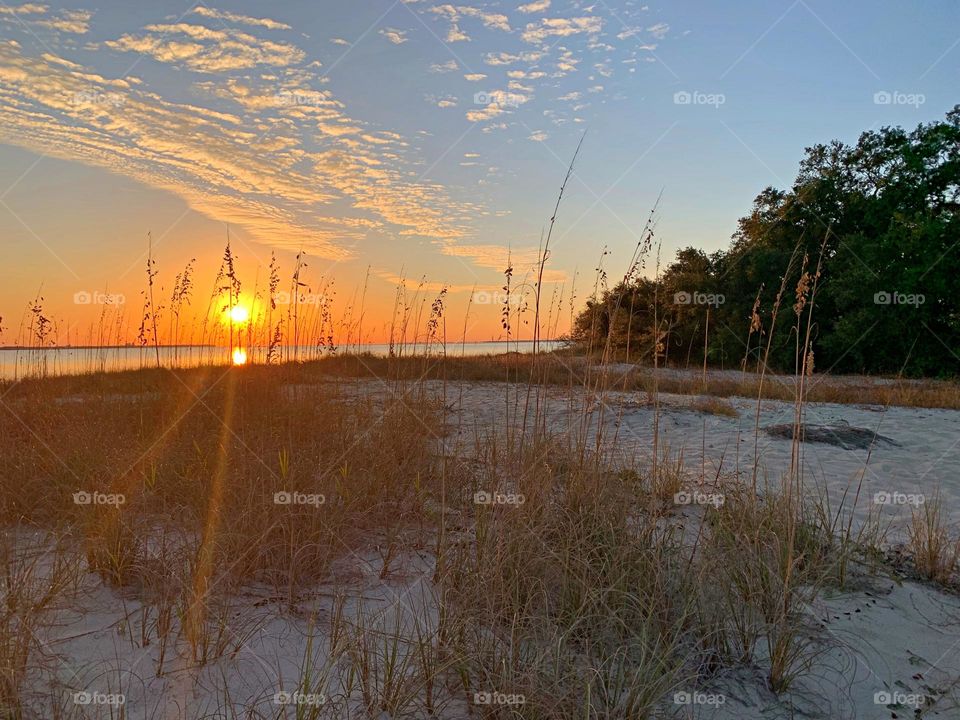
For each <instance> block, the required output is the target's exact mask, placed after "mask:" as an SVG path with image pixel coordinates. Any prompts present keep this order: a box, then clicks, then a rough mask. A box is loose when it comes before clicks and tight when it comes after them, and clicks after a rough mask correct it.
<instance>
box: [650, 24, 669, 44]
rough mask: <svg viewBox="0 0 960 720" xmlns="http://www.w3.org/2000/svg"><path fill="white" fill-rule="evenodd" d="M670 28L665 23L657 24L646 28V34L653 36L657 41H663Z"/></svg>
mask: <svg viewBox="0 0 960 720" xmlns="http://www.w3.org/2000/svg"><path fill="white" fill-rule="evenodd" d="M669 30H670V26H669V25H667V24H666V23H663V22H662V23H657V24H656V25H652V26H650V27H648V28H647V32H648V33H650V34H651V35H653V36H654V37H655V38H656V39H657V40H663V38H665V37H666V36H667V32H669Z"/></svg>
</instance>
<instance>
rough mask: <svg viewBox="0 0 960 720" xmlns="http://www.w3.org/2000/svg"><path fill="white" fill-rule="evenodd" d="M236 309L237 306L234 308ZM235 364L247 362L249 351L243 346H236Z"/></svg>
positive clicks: (234, 353) (234, 352)
mask: <svg viewBox="0 0 960 720" xmlns="http://www.w3.org/2000/svg"><path fill="white" fill-rule="evenodd" d="M234 309H236V308H234ZM233 364H234V365H246V364H247V351H246V350H244V349H243V348H234V351H233Z"/></svg>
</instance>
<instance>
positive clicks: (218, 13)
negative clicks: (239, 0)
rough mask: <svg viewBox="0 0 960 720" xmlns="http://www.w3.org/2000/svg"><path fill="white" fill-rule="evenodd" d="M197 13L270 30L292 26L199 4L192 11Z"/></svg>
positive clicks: (286, 28)
mask: <svg viewBox="0 0 960 720" xmlns="http://www.w3.org/2000/svg"><path fill="white" fill-rule="evenodd" d="M192 12H193V13H194V14H195V15H200V16H202V17H207V18H213V19H215V20H222V21H224V22H232V23H240V24H241V25H252V26H254V27H263V28H267V29H268V30H290V26H289V25H286V24H285V23H282V22H277V21H276V20H270V19H269V18H255V17H249V16H248V15H238V14H237V13H232V12H229V11H227V10H217V9H215V8H208V7H204V6H203V5H198V6H197V7H195V8H194V9H193V11H192Z"/></svg>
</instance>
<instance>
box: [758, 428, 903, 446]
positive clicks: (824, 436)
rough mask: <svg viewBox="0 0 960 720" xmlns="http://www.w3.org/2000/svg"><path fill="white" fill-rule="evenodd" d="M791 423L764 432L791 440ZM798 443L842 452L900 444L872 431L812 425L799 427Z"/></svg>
mask: <svg viewBox="0 0 960 720" xmlns="http://www.w3.org/2000/svg"><path fill="white" fill-rule="evenodd" d="M794 428H795V426H794V425H793V423H784V424H782V425H769V426H767V427H765V428H764V431H765V432H766V433H767V434H769V435H773V436H774V437H781V438H786V439H788V440H793V431H794ZM800 441H801V442H812V443H826V444H827V445H833V446H835V447H841V448H843V449H844V450H866V449H867V448H869V447H870V446H871V445H875V444H878V443H888V444H889V445H895V446H897V447H899V445H900V443H898V442H896V441H895V440H892V439H890V438H888V437H885V436H883V435H879V434H877V433H876V432H874V431H873V430H866V429H865V428H858V427H853V426H852V425H813V424H810V423H803V424H801V425H800Z"/></svg>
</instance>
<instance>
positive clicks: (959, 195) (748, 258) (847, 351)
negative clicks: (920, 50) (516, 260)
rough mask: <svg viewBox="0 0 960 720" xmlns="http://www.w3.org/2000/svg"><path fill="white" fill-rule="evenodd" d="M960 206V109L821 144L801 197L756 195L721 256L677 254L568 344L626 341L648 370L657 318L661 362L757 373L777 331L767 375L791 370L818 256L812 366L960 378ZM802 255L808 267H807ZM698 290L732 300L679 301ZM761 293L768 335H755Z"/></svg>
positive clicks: (810, 154)
mask: <svg viewBox="0 0 960 720" xmlns="http://www.w3.org/2000/svg"><path fill="white" fill-rule="evenodd" d="M958 210H960V105H958V106H956V107H955V108H954V109H953V110H952V111H951V112H949V113H948V114H947V115H946V118H945V119H944V120H943V121H938V122H932V123H929V124H925V125H919V126H918V127H917V128H916V129H915V130H913V131H909V132H908V131H907V130H904V129H903V128H888V127H887V128H881V129H879V130H876V131H869V132H865V133H863V134H862V135H861V136H860V139H859V140H858V142H857V143H856V144H855V145H853V146H848V145H845V144H843V143H841V142H838V141H834V142H831V143H829V144H826V145H816V146H814V147H810V148H807V149H806V156H805V157H804V159H803V161H802V162H801V164H800V171H799V173H798V175H797V178H796V180H795V181H794V184H793V187H792V188H790V189H789V190H780V189H776V188H772V187H770V188H766V189H765V190H763V191H762V192H761V193H760V194H759V195H757V197H756V199H755V200H754V204H753V208H752V209H751V211H750V214H749V215H747V216H746V217H743V218H741V219H740V221H739V223H738V227H737V230H736V232H735V233H734V235H733V239H732V242H731V245H730V247H729V248H728V249H727V250H726V251H721V252H717V253H715V254H713V255H706V254H705V253H703V252H702V251H700V250H697V249H694V248H685V249H683V250H681V251H680V252H679V253H678V254H677V259H676V261H675V262H674V263H672V264H671V265H669V266H668V267H667V269H666V270H665V272H664V273H663V274H662V275H661V277H660V282H659V286H658V285H657V283H654V282H653V281H651V280H648V279H638V280H636V281H631V282H629V283H628V284H620V285H618V286H616V287H614V288H612V289H610V290H608V291H606V292H604V293H602V294H600V296H599V297H595V298H593V299H591V300H590V301H589V302H588V304H587V307H586V309H585V310H584V311H583V312H582V313H581V315H580V316H579V317H578V318H577V320H576V322H575V325H574V328H573V333H572V334H573V337H574V339H575V340H578V341H581V342H583V343H584V344H588V345H590V346H592V347H593V348H595V349H602V348H604V347H605V346H606V344H607V343H608V342H609V343H610V344H611V346H612V347H614V348H626V347H627V345H628V343H629V344H630V347H631V352H630V355H631V357H633V358H640V357H641V356H642V357H645V358H646V359H648V360H649V359H651V357H652V351H653V332H654V311H656V318H657V321H658V322H659V324H660V327H661V331H664V330H665V331H666V339H665V341H664V343H663V348H662V350H661V358H660V359H661V361H666V362H669V363H671V364H679V365H684V364H687V363H692V364H693V365H697V364H699V363H701V362H702V361H703V352H704V343H705V342H706V343H707V346H708V353H707V355H708V360H709V361H710V362H711V363H713V364H722V365H724V366H727V367H730V366H733V367H736V366H739V365H740V364H741V363H743V362H744V358H746V359H747V365H748V367H752V366H753V365H755V364H756V363H757V362H758V361H759V360H760V358H762V357H763V353H764V350H765V348H766V344H767V341H768V338H769V337H771V332H772V337H773V340H772V343H771V349H770V365H771V366H773V367H775V368H778V369H781V370H790V371H792V370H793V369H794V363H795V348H796V330H795V326H796V324H797V318H796V315H795V314H794V312H793V311H792V310H791V306H792V305H793V303H794V301H795V298H794V290H795V287H796V285H797V282H798V281H799V279H800V276H801V274H802V273H803V272H804V271H805V270H806V271H807V272H811V273H812V272H814V270H815V267H816V263H817V259H818V258H819V256H820V253H821V249H822V252H823V266H822V276H821V279H820V283H819V285H820V287H819V289H818V294H817V300H816V310H815V313H814V326H813V332H812V340H813V349H814V355H815V358H816V369H817V370H819V371H825V370H830V371H832V372H870V373H890V374H893V373H899V372H901V371H902V372H903V373H904V374H905V375H913V376H918V375H926V376H930V375H938V376H955V375H957V374H958V370H960V307H958V298H960V214H958ZM795 253H796V257H797V258H798V260H797V262H795V263H794V264H793V266H792V268H791V265H790V259H791V257H793V256H794V254H795ZM805 255H806V256H807V257H808V258H809V262H808V263H807V265H806V267H804V266H803V263H802V262H800V261H799V258H803V257H804V256H805ZM788 268H791V269H790V275H788V276H787V277H786V279H785V284H784V287H785V292H784V297H783V299H782V305H781V312H780V313H779V315H778V317H777V320H776V324H777V327H775V328H771V327H770V322H771V317H772V309H773V306H774V304H775V301H776V296H777V293H778V291H779V290H780V287H781V283H782V282H784V277H783V276H784V273H785V272H787V270H788ZM695 292H696V293H701V294H702V295H701V299H702V296H703V295H711V294H713V295H722V296H723V302H722V303H718V304H716V305H708V304H703V303H702V302H701V303H697V302H696V301H693V302H689V303H686V304H683V303H678V302H677V301H676V298H677V293H695ZM758 293H759V296H758ZM758 297H759V305H758V316H759V319H760V322H761V324H762V328H761V329H760V330H759V331H758V330H756V327H755V328H754V330H755V332H753V333H752V334H751V332H750V328H751V318H752V317H753V312H752V311H753V307H754V302H755V301H756V300H757V298H758ZM921 298H922V299H921ZM887 299H889V300H890V302H888V303H885V302H884V300H887ZM898 301H900V302H898ZM708 310H709V333H707V327H706V326H707V322H708V317H707V315H708ZM805 322H806V321H805V319H804V321H803V323H801V328H805ZM635 351H636V352H635Z"/></svg>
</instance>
